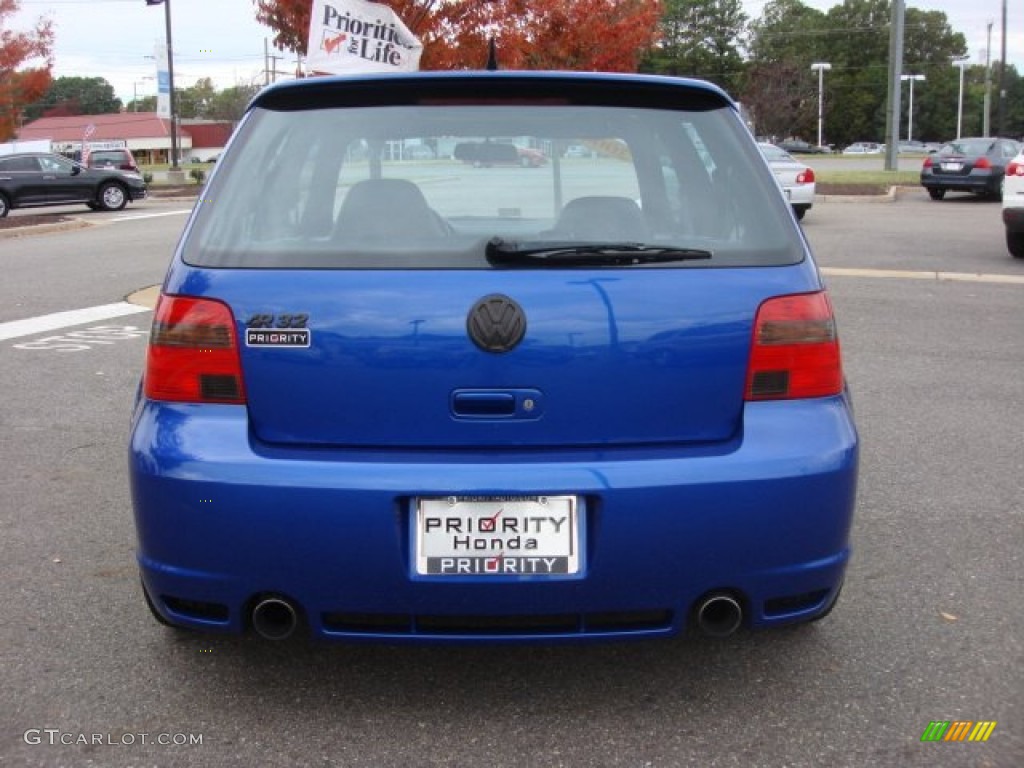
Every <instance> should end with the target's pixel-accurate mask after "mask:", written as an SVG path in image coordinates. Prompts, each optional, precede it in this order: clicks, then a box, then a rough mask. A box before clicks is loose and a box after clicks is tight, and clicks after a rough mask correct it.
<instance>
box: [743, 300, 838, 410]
mask: <svg viewBox="0 0 1024 768" xmlns="http://www.w3.org/2000/svg"><path fill="white" fill-rule="evenodd" d="M842 391H843V367H842V361H841V357H840V353H839V337H838V336H837V335H836V325H835V319H834V317H833V314H832V302H830V301H829V299H828V294H826V293H825V292H824V291H820V292H818V293H804V294H796V295H792V296H777V297H775V298H772V299H768V300H767V301H765V302H764V303H763V304H762V305H761V306H760V307H759V308H758V310H757V317H756V319H755V320H754V338H753V344H752V346H751V350H750V365H749V368H748V371H747V392H746V399H747V400H785V399H794V398H802V397H828V396H830V395H837V394H839V393H840V392H842Z"/></svg>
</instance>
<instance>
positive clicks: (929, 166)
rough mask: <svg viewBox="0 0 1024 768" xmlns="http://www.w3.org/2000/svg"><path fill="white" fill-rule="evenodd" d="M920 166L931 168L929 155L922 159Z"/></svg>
mask: <svg viewBox="0 0 1024 768" xmlns="http://www.w3.org/2000/svg"><path fill="white" fill-rule="evenodd" d="M921 167H922V168H931V167H932V159H931V158H930V157H926V158H925V159H924V165H923V166H921Z"/></svg>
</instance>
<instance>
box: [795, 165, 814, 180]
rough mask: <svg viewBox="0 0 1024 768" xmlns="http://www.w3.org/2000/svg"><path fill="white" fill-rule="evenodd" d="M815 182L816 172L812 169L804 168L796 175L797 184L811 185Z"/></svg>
mask: <svg viewBox="0 0 1024 768" xmlns="http://www.w3.org/2000/svg"><path fill="white" fill-rule="evenodd" d="M813 181H814V171H813V170H812V169H810V168H804V169H803V170H802V171H800V173H798V174H797V175H796V183H797V184H811V183H813Z"/></svg>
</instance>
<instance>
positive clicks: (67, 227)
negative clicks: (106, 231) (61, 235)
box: [0, 219, 99, 240]
mask: <svg viewBox="0 0 1024 768" xmlns="http://www.w3.org/2000/svg"><path fill="white" fill-rule="evenodd" d="M96 224H99V222H94V221H85V220H84V219H72V220H71V221H59V222H55V223H53V224H32V225H29V226H26V227H11V228H10V229H0V240H6V239H14V238H18V237H31V236H32V235H45V234H49V233H51V232H70V231H71V230H75V229H87V228H88V227H92V226H95V225H96Z"/></svg>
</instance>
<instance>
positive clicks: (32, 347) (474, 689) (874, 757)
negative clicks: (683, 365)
mask: <svg viewBox="0 0 1024 768" xmlns="http://www.w3.org/2000/svg"><path fill="white" fill-rule="evenodd" d="M186 209H187V205H184V204H181V203H173V202H163V201H155V200H151V201H146V202H145V203H142V204H139V205H134V206H131V207H130V208H129V209H127V210H126V211H124V212H121V214H120V215H118V216H113V215H110V214H104V215H96V214H89V213H88V212H86V213H85V214H84V215H83V216H82V217H83V218H85V219H87V220H88V221H89V222H90V223H94V224H97V226H90V227H86V228H82V229H74V230H69V231H57V232H51V233H47V234H39V235H31V236H27V237H18V238H3V237H0V265H3V268H4V270H5V279H4V280H3V281H0V371H2V383H3V390H2V391H3V402H2V405H0V428H2V430H3V435H4V438H3V440H2V441H0V484H2V486H3V488H4V489H5V491H4V495H3V503H2V505H0V526H2V530H3V545H4V549H3V552H4V557H3V558H2V560H0V575H2V578H3V583H4V584H5V586H6V588H7V589H6V595H7V598H8V602H9V606H8V610H7V616H8V619H7V620H6V621H5V622H3V624H2V627H0V660H2V672H0V675H2V677H0V683H2V693H0V726H2V727H0V765H10V766H68V767H69V768H72V767H73V768H79V767H81V766H161V768H163V767H164V766H252V765H265V766H276V765H309V766H311V765H321V766H368V767H369V766H373V767H377V766H513V765H515V766H520V765H527V766H570V767H574V768H575V767H576V766H581V767H587V768H589V767H590V766H631V767H632V766H635V767H637V768H640V767H641V766H645V767H646V766H650V767H658V768H668V767H674V766H689V765H700V766H737V767H744V768H745V767H747V766H921V767H922V768H923V767H924V766H928V767H929V768H930V767H931V766H976V767H977V768H1016V767H1017V766H1020V765H1022V764H1024V663H1022V662H1024V576H1022V574H1024V555H1022V552H1024V525H1022V520H1024V376H1022V375H1021V372H1022V371H1024V343H1022V342H1021V339H1022V335H1024V262H1022V261H1020V260H1014V259H1012V258H1011V257H1010V256H1009V255H1008V254H1007V253H1006V250H1005V247H1004V244H1003V233H1002V229H1001V224H1000V220H999V206H998V205H996V204H993V203H991V202H987V201H983V200H977V199H974V198H971V197H968V196H962V197H960V196H950V197H947V199H946V200H945V201H943V202H941V203H936V202H932V201H929V200H928V199H927V196H926V195H924V193H923V192H921V191H920V190H908V191H907V192H905V193H903V194H900V195H899V196H897V200H896V201H895V202H868V201H853V202H851V201H843V202H838V201H835V202H821V203H819V204H817V205H816V206H815V207H814V209H813V210H812V211H811V212H810V213H808V215H807V217H806V219H805V220H804V223H803V225H804V231H805V233H806V236H807V238H808V240H809V241H810V243H811V244H812V246H813V248H814V249H815V252H816V254H817V257H818V260H819V263H820V264H821V266H822V268H823V272H824V275H825V280H826V281H827V283H828V284H829V287H830V290H831V291H832V294H833V298H834V302H835V305H836V311H837V314H838V318H839V324H840V333H841V338H842V343H843V348H844V353H845V360H846V368H847V376H848V378H849V380H850V382H851V386H852V388H853V392H854V398H855V405H856V413H857V420H858V426H859V429H860V431H861V435H862V439H863V449H862V466H861V484H860V495H859V501H858V512H857V518H856V522H855V527H854V534H853V540H854V547H855V554H854V558H853V561H852V564H851V567H850V570H849V573H848V576H847V583H846V587H845V589H844V593H843V596H842V598H841V601H840V603H839V605H838V607H837V608H836V610H835V612H834V613H833V614H832V615H831V616H829V617H828V618H827V619H825V620H823V621H822V622H819V623H817V624H815V625H812V626H805V627H800V628H793V629H786V630H781V631H771V632H760V633H749V632H740V633H738V634H737V635H734V636H732V637H730V638H727V639H724V640H713V639H709V638H703V637H695V636H694V637H684V638H678V639H674V640H670V641H657V642H642V643H619V644H610V645H563V646H528V647H521V646H491V647H472V646H468V647H467V646H462V647H416V648H413V647H400V646H363V645H339V646H322V645H310V644H307V643H303V642H289V643H285V644H270V643H267V642H264V641H258V640H256V639H253V638H221V637H206V636H195V635H190V634H182V633H177V632H174V631H171V630H168V629H166V628H164V627H161V626H159V625H157V624H155V623H154V622H153V621H152V619H151V618H150V616H149V614H148V612H147V611H146V608H145V606H144V605H143V603H142V598H141V593H140V591H139V588H138V577H137V573H136V569H135V565H134V560H133V556H134V555H133V550H134V530H133V527H132V518H131V510H130V505H129V502H128V489H127V486H126V471H125V439H126V435H127V423H128V414H129V410H130V408H131V402H132V398H133V396H134V393H135V388H136V385H137V377H138V373H139V370H140V366H141V363H142V356H143V353H144V340H145V334H146V331H147V328H148V322H149V312H148V311H146V310H145V308H144V307H136V308H135V309H134V310H132V309H131V306H132V305H128V307H127V308H125V307H122V303H123V300H124V299H125V297H127V296H129V295H131V294H133V293H134V292H135V291H136V290H137V289H140V288H144V287H147V286H153V285H156V284H158V283H159V282H160V281H161V279H162V275H163V270H164V267H165V265H166V263H167V260H168V258H169V255H170V252H171V249H172V248H173V245H174V243H175V241H176V239H177V236H178V233H179V232H180V229H181V226H182V223H183V222H184V215H185V214H184V211H185V210H186ZM81 214H82V212H81V210H75V211H74V215H76V216H78V215H81ZM108 306H117V307H122V311H124V312H125V313H126V314H122V315H118V316H104V317H103V319H95V317H86V315H74V316H64V319H63V320H55V321H53V322H51V323H50V324H49V325H47V324H46V323H43V322H41V321H40V318H44V317H47V318H48V317H54V316H55V313H61V312H67V311H69V310H82V309H85V308H94V307H108ZM97 317H98V315H97ZM29 321H31V322H29ZM76 321H77V322H76ZM61 322H65V324H64V325H61V324H60V323H61ZM16 323H18V325H16ZM53 323H57V325H54V324H53ZM69 323H70V324H69ZM933 721H950V722H953V721H961V722H964V721H971V722H994V723H996V725H995V727H994V729H993V730H992V732H991V735H990V738H989V739H988V740H987V741H986V742H984V743H970V742H963V743H932V742H923V741H922V735H923V734H924V733H925V731H926V729H927V728H928V726H929V724H930V723H931V722H933Z"/></svg>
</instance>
